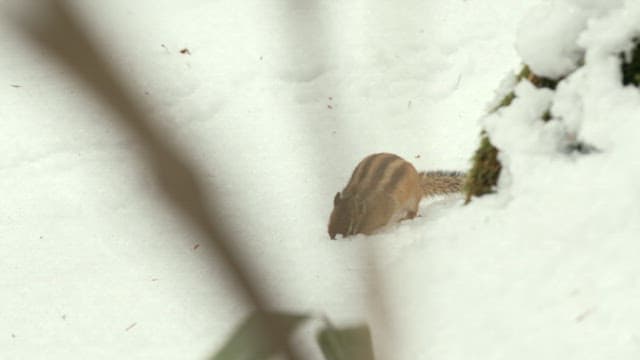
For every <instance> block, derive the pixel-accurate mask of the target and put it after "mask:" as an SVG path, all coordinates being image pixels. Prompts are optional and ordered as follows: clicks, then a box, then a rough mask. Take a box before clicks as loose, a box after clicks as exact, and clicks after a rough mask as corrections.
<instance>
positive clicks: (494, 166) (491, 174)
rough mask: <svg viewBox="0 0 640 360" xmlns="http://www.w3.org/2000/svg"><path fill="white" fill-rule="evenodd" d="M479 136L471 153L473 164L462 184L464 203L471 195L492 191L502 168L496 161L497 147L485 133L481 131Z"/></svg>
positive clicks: (467, 201) (468, 200) (469, 199)
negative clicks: (478, 143) (478, 144)
mask: <svg viewBox="0 0 640 360" xmlns="http://www.w3.org/2000/svg"><path fill="white" fill-rule="evenodd" d="M481 136H482V138H481V140H480V146H479V147H478V149H477V150H476V152H475V154H474V155H473V166H472V167H471V170H469V172H468V173H467V180H466V182H465V184H464V192H465V203H466V204H468V203H469V202H470V201H471V198H472V197H473V196H482V195H485V194H489V193H492V192H493V191H494V188H495V186H496V184H498V178H499V177H500V171H501V170H502V164H500V161H498V149H497V148H496V147H495V146H493V144H491V141H490V140H489V136H488V135H487V133H485V132H483V133H482V135H481Z"/></svg>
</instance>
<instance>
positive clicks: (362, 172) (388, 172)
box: [329, 153, 422, 239]
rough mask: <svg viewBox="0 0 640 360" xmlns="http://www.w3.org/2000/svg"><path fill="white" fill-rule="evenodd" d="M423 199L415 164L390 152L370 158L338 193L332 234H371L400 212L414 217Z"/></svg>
mask: <svg viewBox="0 0 640 360" xmlns="http://www.w3.org/2000/svg"><path fill="white" fill-rule="evenodd" d="M421 197H422V190H421V189H420V180H419V178H418V172H417V171H416V169H415V168H414V167H413V165H411V163H409V162H408V161H406V160H404V159H402V158H401V157H399V156H397V155H394V154H389V153H379V154H373V155H369V156H367V157H366V158H364V159H363V160H362V161H361V162H360V163H359V164H358V165H357V166H356V168H355V170H354V171H353V173H352V174H351V179H350V180H349V182H348V183H347V186H345V188H344V190H342V192H341V193H337V194H336V196H335V198H334V202H333V203H334V207H333V211H332V213H331V217H330V218H329V235H330V236H331V238H332V239H333V238H334V237H335V235H336V234H343V235H344V236H349V235H354V234H358V233H364V234H369V233H371V232H373V231H374V230H375V229H377V228H380V227H382V226H384V225H386V224H387V223H389V222H390V221H394V220H396V219H395V217H397V216H398V214H399V213H402V214H403V215H404V214H405V213H407V214H410V215H409V216H410V217H413V216H415V213H416V211H417V203H418V202H419V201H420V198H421ZM405 208H406V209H405ZM396 221H397V220H396Z"/></svg>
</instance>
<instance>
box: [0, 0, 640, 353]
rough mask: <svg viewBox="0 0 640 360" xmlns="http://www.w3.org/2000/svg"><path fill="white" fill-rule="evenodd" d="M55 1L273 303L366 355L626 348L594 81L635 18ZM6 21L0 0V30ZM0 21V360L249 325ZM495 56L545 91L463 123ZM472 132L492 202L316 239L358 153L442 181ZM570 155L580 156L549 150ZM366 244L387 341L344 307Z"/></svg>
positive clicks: (635, 170) (629, 254) (626, 187)
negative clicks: (87, 31)
mask: <svg viewBox="0 0 640 360" xmlns="http://www.w3.org/2000/svg"><path fill="white" fill-rule="evenodd" d="M74 3H75V4H76V6H77V7H78V9H79V10H80V11H81V12H82V13H83V14H84V15H85V16H86V21H87V23H90V24H91V25H92V26H93V27H94V28H95V32H94V34H93V35H94V37H95V38H96V39H97V40H99V41H100V43H101V44H102V46H104V47H105V49H106V51H107V52H106V53H107V55H108V57H109V60H110V61H111V62H112V63H113V64H114V65H116V66H118V67H119V68H120V69H122V71H123V72H124V73H125V74H126V75H127V77H128V78H129V79H130V80H131V84H130V86H131V88H132V89H133V91H134V92H136V93H137V94H138V95H139V96H140V98H141V102H144V103H145V104H147V105H146V106H147V107H148V111H149V112H150V113H151V114H153V115H154V116H155V117H156V119H157V121H158V126H161V127H163V128H165V129H168V130H171V132H172V136H173V137H174V138H173V140H174V141H175V142H176V143H180V144H182V146H183V148H184V149H185V150H187V151H189V153H190V155H191V157H192V158H193V159H194V160H196V161H198V163H199V164H200V165H199V166H200V170H201V174H202V176H204V177H205V178H206V181H207V182H206V184H207V186H208V187H209V189H210V190H211V192H212V193H214V192H215V193H216V194H218V196H217V198H215V199H211V201H212V202H215V203H217V204H222V205H224V209H225V210H224V215H225V219H224V220H225V221H226V222H228V223H229V224H230V225H231V226H233V228H234V229H235V231H236V233H237V235H238V238H239V239H242V241H243V243H242V244H239V245H241V247H242V248H243V250H244V251H243V256H245V257H246V258H248V259H251V260H253V261H254V264H253V266H254V268H255V270H256V272H257V273H258V274H260V280H261V284H262V286H263V287H264V288H265V289H268V290H269V293H270V300H271V302H272V304H273V306H274V307H275V308H277V309H283V310H290V311H305V312H306V311H311V312H314V313H323V314H326V315H328V316H329V317H330V318H332V319H333V320H334V321H335V322H336V323H338V324H350V323H355V322H359V321H367V322H368V323H370V324H371V325H372V330H373V333H374V343H375V344H376V350H377V351H378V355H379V357H380V358H382V359H392V358H393V359H469V358H480V359H500V358H517V359H541V358H544V359H605V358H606V359H637V358H638V357H639V356H640V325H638V324H640V311H639V309H638V305H637V299H638V298H639V297H640V279H639V271H640V265H638V264H639V262H638V261H637V258H638V255H639V254H640V252H639V250H640V247H639V246H638V245H637V239H639V238H640V236H639V235H640V222H638V220H639V218H640V217H639V215H640V209H639V207H638V205H637V202H638V199H639V198H640V190H638V187H637V186H635V185H636V184H638V183H639V181H640V166H639V165H640V163H639V160H637V157H635V154H638V153H640V149H639V147H640V142H638V141H637V140H636V134H638V133H639V131H640V123H639V122H638V121H637V114H639V113H640V93H639V92H638V89H636V88H633V87H623V86H622V85H621V83H620V74H619V71H618V70H617V69H618V64H619V57H618V53H619V52H620V51H625V50H629V48H630V39H631V38H632V37H633V36H637V35H638V33H640V28H638V25H637V24H640V5H638V4H635V3H634V2H633V1H627V2H624V1H610V2H607V3H606V5H605V4H604V2H599V1H594V0H589V1H587V0H582V1H578V0H573V1H571V0H566V1H552V2H549V1H530V2H526V4H522V3H521V2H514V1H510V0H491V1H484V2H478V1H472V0H467V1H455V2H453V1H445V0H437V1H435V0H434V1H428V2H425V1H417V0H406V1H403V2H402V3H401V5H399V4H398V3H394V2H365V1H348V2H346V1H345V2H333V1H326V0H320V1H316V2H288V1H282V0H273V1H258V0H253V1H243V2H237V1H226V0H224V1H216V2H211V1H205V0H185V1H181V2H172V1H157V0H156V1H150V0H144V1H135V2H132V1H124V0H112V1H109V2H81V1H76V2H74ZM536 4H539V6H540V7H538V8H537V10H533V11H529V7H530V6H531V5H536ZM22 5H23V2H21V1H18V0H5V1H0V8H1V10H2V13H3V14H4V15H5V16H8V15H7V14H11V12H10V11H8V10H7V9H9V8H15V7H17V6H22ZM554 9H559V10H554ZM545 11H547V12H549V11H551V12H550V13H549V14H550V15H549V16H547V17H545V16H543V14H545ZM575 14H579V16H574V15H575ZM523 18H524V19H525V20H524V21H522V22H521V23H520V19H523ZM4 20H5V19H3V21H0V42H1V43H2V44H3V49H4V51H3V56H2V57H0V75H1V76H0V78H1V79H2V81H3V82H4V84H0V89H2V90H0V94H1V99H2V102H1V103H0V105H1V106H0V119H1V120H2V121H0V134H1V135H2V142H0V146H1V149H0V150H1V151H2V154H3V156H2V157H1V158H0V172H1V173H0V191H2V194H3V195H4V201H3V205H2V206H0V241H1V243H0V258H1V259H2V265H1V267H0V270H1V271H0V289H1V290H2V293H1V294H0V353H1V356H0V357H2V358H3V359H4V358H6V359H25V358H60V359H62V358H64V359H71V358H73V359H86V358H91V359H112V358H126V359H147V358H157V359H191V358H193V359H196V358H204V357H206V356H208V355H210V354H212V353H213V352H214V351H215V349H217V348H218V347H219V346H220V344H222V343H223V341H224V340H225V338H226V336H227V335H228V334H229V333H230V332H231V331H233V329H234V327H235V326H236V324H237V323H238V322H239V321H240V320H241V319H242V318H243V317H244V316H245V315H246V314H247V313H248V312H249V311H250V309H249V308H248V307H247V306H246V305H245V304H242V303H239V302H238V301H237V300H236V299H235V298H234V293H233V286H232V284H229V283H228V281H226V280H225V276H224V274H225V272H224V271H225V270H224V268H222V266H220V265H219V264H218V263H217V262H216V261H212V258H211V257H210V254H209V251H208V250H209V249H207V248H206V245H204V242H205V240H204V239H201V238H199V237H198V235H197V234H194V233H193V232H192V231H191V230H190V229H189V228H188V227H187V226H186V225H185V224H183V223H181V222H180V218H179V217H177V216H176V214H174V213H173V212H172V211H171V209H169V208H167V207H166V205H165V204H164V203H162V202H161V201H160V200H159V199H158V196H157V195H158V193H159V189H158V187H157V185H156V184H155V182H154V180H153V178H152V176H151V174H150V173H149V172H148V171H147V169H146V167H145V164H144V163H143V162H142V160H141V158H140V157H139V156H137V155H136V150H137V149H138V148H137V145H136V144H135V143H134V141H133V138H132V137H130V136H128V135H127V134H126V133H124V132H123V130H122V129H120V128H116V127H114V126H112V123H113V119H112V116H113V115H111V114H110V113H109V112H108V111H107V110H106V109H105V108H104V107H103V106H101V105H100V104H99V103H97V102H96V101H95V100H94V99H93V98H91V97H90V96H89V94H87V93H85V89H84V88H82V87H81V86H79V85H78V84H76V83H74V82H73V81H71V80H70V79H69V78H68V76H67V75H68V74H66V73H65V71H63V70H61V69H60V68H58V67H57V66H56V65H55V64H52V63H50V62H49V60H48V58H47V56H46V54H44V53H43V52H42V51H40V50H34V49H33V48H31V47H30V46H28V45H27V44H26V43H25V42H24V39H23V38H22V37H21V36H19V35H18V34H16V32H15V30H14V29H13V28H12V27H11V22H9V21H4ZM536 20H539V21H536ZM543 20H544V21H543ZM519 24H520V25H519ZM516 30H517V31H516ZM534 30H544V31H542V32H541V33H540V35H539V36H538V35H535V34H536V31H534ZM516 35H517V36H518V38H517V39H516ZM516 44H517V49H518V51H519V53H520V56H521V57H522V59H524V60H525V61H526V62H527V63H530V64H531V65H532V68H533V69H534V71H540V72H539V74H540V75H545V76H553V75H559V74H562V75H568V74H570V75H569V77H568V78H567V79H566V80H565V81H564V82H562V83H561V84H560V86H559V87H558V89H557V91H555V92H553V91H551V90H541V89H535V88H533V87H532V86H530V85H529V84H527V83H526V82H525V83H521V84H519V85H517V86H516V88H515V91H516V93H517V94H518V98H516V100H515V101H514V103H513V105H512V106H511V107H509V108H505V109H501V110H500V111H498V112H496V113H494V114H492V115H489V116H484V117H483V115H484V114H485V113H486V108H487V106H486V105H487V103H488V102H489V101H490V100H491V99H492V98H493V97H494V91H495V90H496V88H498V85H499V84H500V81H501V79H503V78H504V77H505V74H507V73H508V72H512V71H514V70H516V69H517V68H518V67H519V64H520V61H521V60H520V57H519V56H518V54H516V51H515V48H516V46H515V45H516ZM541 47H542V49H544V50H540V49H541ZM183 48H187V49H188V50H189V53H188V54H181V52H180V50H181V49H183ZM581 54H585V59H586V60H585V61H586V66H585V67H583V68H580V69H579V70H577V71H575V72H572V71H573V70H574V69H575V67H576V64H577V59H578V58H579V57H580V56H581ZM534 64H540V65H534ZM503 85H504V86H515V85H513V82H512V81H511V82H510V81H508V80H507V81H505V82H503ZM549 107H550V108H551V109H552V114H553V119H552V120H551V121H550V122H548V123H542V122H541V121H539V120H538V118H539V117H540V116H541V114H542V113H544V112H545V111H546V110H547V109H548V108H549ZM478 119H481V121H478ZM481 126H482V127H484V128H486V129H487V131H488V132H489V134H490V136H491V137H492V141H494V143H495V144H496V146H498V147H499V148H500V150H501V152H500V160H501V161H502V163H503V165H504V166H505V168H504V171H503V176H502V177H501V179H500V183H499V185H498V190H499V192H498V193H497V194H496V195H492V196H486V197H483V198H480V199H476V200H474V201H473V202H472V203H471V204H470V205H468V206H462V199H461V198H460V197H456V196H454V197H450V198H446V199H435V200H432V201H425V202H424V203H423V204H422V207H421V213H422V215H423V216H422V217H420V218H417V219H415V220H413V221H409V222H404V223H402V224H399V225H396V226H392V227H390V228H388V229H386V230H384V231H383V232H382V233H380V234H378V235H375V236H371V237H364V236H356V237H353V238H350V239H347V240H340V241H329V239H328V236H327V234H326V222H327V218H328V215H329V212H330V211H331V199H332V198H333V196H332V195H333V194H334V193H335V192H336V191H338V190H340V189H341V188H342V187H343V186H344V184H345V183H346V181H347V179H348V177H349V175H350V172H351V171H352V169H353V167H354V166H355V164H356V163H357V162H358V161H359V160H360V159H362V158H363V157H364V156H366V155H368V154H370V153H374V152H380V151H389V152H394V153H397V154H399V155H401V156H403V157H405V158H406V159H409V160H410V161H412V162H413V163H414V164H415V165H416V167H417V168H419V169H425V170H433V169H452V170H453V169H455V170H458V169H462V170H464V169H467V168H468V167H469V158H470V157H471V155H472V153H473V151H474V150H475V147H476V146H477V143H478V134H479V132H480V129H481ZM575 138H577V139H579V140H581V141H585V142H587V143H589V144H592V145H594V146H596V147H597V148H598V149H600V152H598V153H595V154H589V155H580V154H567V153H565V152H563V151H560V149H561V148H562V145H563V144H565V143H566V141H568V140H567V139H575ZM198 244H200V245H201V246H199V247H198V246H196V245H198ZM371 249H373V250H374V251H375V253H376V254H377V255H376V259H377V262H378V267H379V268H380V270H381V272H382V273H383V274H384V276H383V278H384V280H385V286H386V288H387V289H388V290H389V294H388V298H387V301H388V302H389V303H390V304H391V305H392V309H393V315H394V319H395V320H396V321H395V323H394V324H393V331H391V332H392V334H389V331H387V330H385V329H386V328H387V325H388V324H386V323H381V321H380V319H379V318H378V317H377V316H376V314H375V310H373V309H372V308H371V304H370V300H369V299H370V298H371V295H372V290H371V289H369V288H368V287H367V283H366V280H367V278H368V276H369V275H370V271H371V269H372V264H371V263H370V262H369V261H366V260H365V259H364V256H363V255H365V254H368V253H369V252H370V250H371ZM312 331H313V329H310V328H308V329H306V335H310V333H311V332H312ZM300 341H301V342H305V344H306V351H307V352H308V353H309V355H310V358H314V359H320V358H321V357H320V354H319V352H318V350H317V348H315V347H314V346H313V341H312V339H311V336H301V339H300ZM392 346H393V347H394V348H395V352H394V353H393V355H390V353H389V352H388V351H389V349H390V348H391V347H392Z"/></svg>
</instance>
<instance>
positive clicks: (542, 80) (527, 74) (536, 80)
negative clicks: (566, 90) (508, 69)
mask: <svg viewBox="0 0 640 360" xmlns="http://www.w3.org/2000/svg"><path fill="white" fill-rule="evenodd" d="M522 79H527V80H529V82H530V83H532V84H533V85H534V86H535V87H537V88H546V89H551V90H555V89H556V86H558V82H560V80H562V78H560V79H551V78H546V77H544V76H539V75H536V74H534V73H533V71H531V69H530V68H529V66H528V65H525V66H524V68H523V69H522V71H521V72H520V74H519V75H518V82H519V81H520V80H522Z"/></svg>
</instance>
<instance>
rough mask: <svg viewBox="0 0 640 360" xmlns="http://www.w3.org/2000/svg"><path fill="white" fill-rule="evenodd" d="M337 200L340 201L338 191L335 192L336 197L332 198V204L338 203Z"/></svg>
mask: <svg viewBox="0 0 640 360" xmlns="http://www.w3.org/2000/svg"><path fill="white" fill-rule="evenodd" d="M339 202H340V193H339V192H337V193H336V197H334V198H333V206H336V205H338V203H339Z"/></svg>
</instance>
